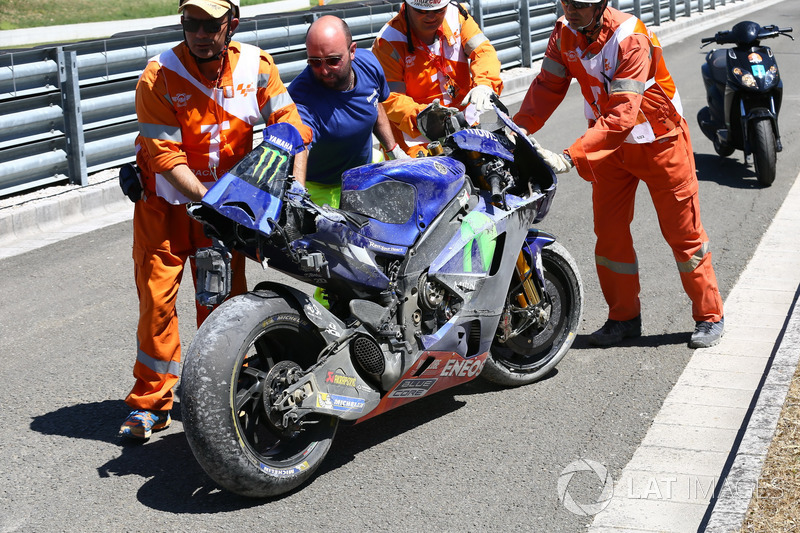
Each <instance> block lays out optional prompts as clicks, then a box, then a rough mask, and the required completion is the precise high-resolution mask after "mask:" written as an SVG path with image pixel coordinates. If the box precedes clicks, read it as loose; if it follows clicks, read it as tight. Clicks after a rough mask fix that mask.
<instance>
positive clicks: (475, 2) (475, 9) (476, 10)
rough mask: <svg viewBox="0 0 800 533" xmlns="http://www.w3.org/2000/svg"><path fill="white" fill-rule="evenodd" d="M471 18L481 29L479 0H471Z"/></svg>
mask: <svg viewBox="0 0 800 533" xmlns="http://www.w3.org/2000/svg"><path fill="white" fill-rule="evenodd" d="M471 14H472V18H474V19H475V23H476V24H477V25H478V27H479V28H480V29H481V31H484V29H483V6H481V0H472V13H471Z"/></svg>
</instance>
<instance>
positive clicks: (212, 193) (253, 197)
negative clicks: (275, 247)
mask: <svg viewBox="0 0 800 533" xmlns="http://www.w3.org/2000/svg"><path fill="white" fill-rule="evenodd" d="M202 203H203V205H205V206H208V207H210V208H211V209H213V210H214V211H217V212H218V213H219V214H221V215H222V216H225V217H227V218H229V219H231V220H233V221H234V222H236V223H237V224H241V225H242V226H245V227H246V228H250V229H252V230H255V231H257V232H260V233H262V234H264V235H269V234H271V233H272V232H273V230H274V227H273V225H272V224H271V223H270V222H269V220H277V218H278V216H279V215H280V212H281V206H282V205H283V202H282V201H281V199H280V198H277V197H275V196H273V195H271V194H270V193H268V192H267V191H264V190H262V189H259V188H258V187H255V186H253V185H251V184H249V183H247V182H246V181H244V180H242V179H241V178H239V177H238V176H235V175H234V174H232V173H230V172H228V173H226V174H225V175H223V176H222V178H220V180H219V181H217V182H216V183H214V185H212V186H211V188H210V189H208V192H206V194H205V196H203V199H202Z"/></svg>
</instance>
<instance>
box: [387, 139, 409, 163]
mask: <svg viewBox="0 0 800 533" xmlns="http://www.w3.org/2000/svg"><path fill="white" fill-rule="evenodd" d="M388 155H389V156H391V158H392V159H411V157H409V155H408V154H407V153H406V152H405V150H403V149H402V148H400V145H399V144H396V143H395V145H394V148H392V149H391V150H389V152H388Z"/></svg>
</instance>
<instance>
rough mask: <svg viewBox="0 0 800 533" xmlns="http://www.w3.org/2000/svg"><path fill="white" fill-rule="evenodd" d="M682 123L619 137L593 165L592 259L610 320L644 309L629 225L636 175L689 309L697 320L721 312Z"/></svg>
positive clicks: (716, 316) (715, 316)
mask: <svg viewBox="0 0 800 533" xmlns="http://www.w3.org/2000/svg"><path fill="white" fill-rule="evenodd" d="M687 131H688V128H687V127H686V124H685V122H684V123H683V128H678V135H676V136H673V137H668V138H665V139H661V140H658V141H656V142H653V143H649V144H627V143H626V144H623V145H622V146H621V147H620V148H619V149H618V150H616V151H615V152H614V153H613V154H612V155H611V156H609V157H608V158H607V159H606V160H604V161H603V162H602V163H601V164H599V165H598V166H597V167H596V168H595V175H596V176H597V181H595V182H594V184H593V191H592V203H593V210H594V231H595V235H596V236H597V243H596V246H595V261H596V267H597V275H598V278H599V280H600V287H601V289H602V291H603V295H604V296H605V299H606V302H607V303H608V307H609V310H608V317H609V318H610V319H612V320H630V319H631V318H634V317H636V316H637V315H639V314H640V312H641V303H640V301H639V290H640V287H639V268H638V262H637V260H636V252H635V250H634V248H633V238H632V237H631V231H630V225H631V222H632V221H633V211H634V203H635V200H636V189H637V187H638V185H639V181H643V182H644V183H645V184H646V185H647V188H648V190H649V191H650V196H651V198H652V200H653V205H654V206H655V209H656V213H657V215H658V223H659V226H660V229H661V234H662V235H663V236H664V239H665V240H666V241H667V244H669V246H670V248H672V253H673V255H674V256H675V261H676V263H677V266H678V271H679V273H680V278H681V283H682V284H683V289H684V290H685V291H686V294H687V295H688V296H689V298H690V299H691V301H692V317H693V318H694V320H695V321H698V322H701V321H706V320H709V321H712V322H716V321H718V320H719V319H720V318H721V317H722V298H721V297H720V294H719V288H718V286H717V278H716V275H715V274H714V268H713V266H712V265H711V252H710V251H708V235H706V232H705V230H704V229H703V224H702V222H701V221H700V204H699V202H698V184H697V176H696V173H695V164H694V154H693V152H692V145H691V140H690V139H689V135H688V133H686V132H687Z"/></svg>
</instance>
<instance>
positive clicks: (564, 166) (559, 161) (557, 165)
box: [528, 135, 575, 174]
mask: <svg viewBox="0 0 800 533" xmlns="http://www.w3.org/2000/svg"><path fill="white" fill-rule="evenodd" d="M528 139H530V141H531V143H533V147H534V148H535V149H536V152H537V153H538V154H539V155H540V156H541V157H542V159H544V162H545V163H547V165H548V166H549V167H550V168H552V169H553V172H555V173H556V174H563V173H564V172H569V171H570V170H571V169H572V167H574V166H575V165H574V164H573V163H572V159H570V158H569V157H567V155H566V154H563V153H561V154H557V153H555V152H551V151H550V150H545V149H544V148H542V145H541V144H539V143H538V142H536V139H534V138H533V136H532V135H528Z"/></svg>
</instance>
